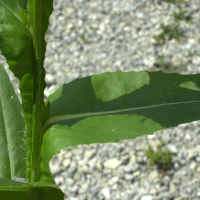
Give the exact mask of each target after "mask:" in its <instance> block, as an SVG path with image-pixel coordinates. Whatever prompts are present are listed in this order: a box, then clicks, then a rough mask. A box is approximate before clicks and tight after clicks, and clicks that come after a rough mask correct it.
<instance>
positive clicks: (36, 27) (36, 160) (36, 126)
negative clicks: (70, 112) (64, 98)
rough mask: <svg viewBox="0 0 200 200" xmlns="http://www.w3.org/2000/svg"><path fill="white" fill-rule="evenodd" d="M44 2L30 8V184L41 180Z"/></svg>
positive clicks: (38, 0)
mask: <svg viewBox="0 0 200 200" xmlns="http://www.w3.org/2000/svg"><path fill="white" fill-rule="evenodd" d="M42 3H43V2H42V0H30V6H31V9H32V12H33V13H32V16H34V19H32V20H33V21H32V26H33V27H32V28H33V32H34V33H35V38H36V41H35V44H36V45H35V50H36V57H37V69H36V74H35V75H36V80H35V81H34V83H36V85H37V86H36V89H37V91H36V102H35V105H34V109H33V122H32V125H33V126H32V127H33V137H32V160H31V174H30V182H38V181H39V180H40V153H41V143H42V112H43V111H44V109H43V108H44V102H43V98H44V94H43V86H44V77H45V72H44V68H43V62H44V52H45V44H44V42H43V40H44V38H43V35H42Z"/></svg>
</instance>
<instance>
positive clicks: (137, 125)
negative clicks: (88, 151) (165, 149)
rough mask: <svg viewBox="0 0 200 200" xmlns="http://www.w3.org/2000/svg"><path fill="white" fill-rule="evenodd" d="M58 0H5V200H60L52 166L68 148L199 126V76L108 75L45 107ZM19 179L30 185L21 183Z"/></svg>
mask: <svg viewBox="0 0 200 200" xmlns="http://www.w3.org/2000/svg"><path fill="white" fill-rule="evenodd" d="M52 11H53V0H28V1H26V0H0V49H1V53H2V55H3V56H4V57H5V58H6V59H7V64H8V66H9V69H10V70H11V71H12V72H13V74H14V75H15V76H16V77H17V78H18V79H19V89H20V92H21V98H22V103H20V101H19V99H18V97H17V95H16V94H15V91H14V89H13V85H12V83H11V81H10V79H9V76H8V74H7V72H6V70H5V68H4V66H3V65H2V64H0V151H1V153H0V198H1V199H2V200H8V199H15V200H18V199H19V200H28V199H31V200H54V199H55V200H60V199H64V194H63V192H62V191H61V190H60V189H59V188H58V187H57V186H56V185H55V181H54V179H53V176H52V174H51V172H50V169H49V162H50V160H51V159H52V157H53V156H54V155H55V154H58V153H59V152H60V151H61V150H62V149H63V148H67V147H74V146H77V145H80V144H87V145H89V144H92V143H108V142H119V141H121V140H128V139H135V138H137V137H140V136H143V135H150V134H153V133H154V132H156V131H159V130H164V129H167V128H169V127H175V126H178V125H179V124H183V123H189V122H192V121H195V120H199V116H200V75H199V74H196V75H180V74H178V73H171V74H165V73H163V72H162V71H157V72H148V71H146V70H143V71H139V72H135V71H130V72H122V71H120V70H118V71H116V72H105V73H102V74H98V75H92V76H88V77H84V78H77V79H76V80H74V81H72V82H70V83H68V84H64V85H62V86H61V87H60V88H58V89H57V90H56V91H55V92H54V93H52V94H51V95H50V96H49V97H48V98H47V100H46V101H44V100H43V99H44V89H45V87H46V83H45V69H44V59H45V51H46V41H45V33H46V31H47V28H48V25H49V17H50V15H51V13H52ZM19 180H25V181H24V182H19Z"/></svg>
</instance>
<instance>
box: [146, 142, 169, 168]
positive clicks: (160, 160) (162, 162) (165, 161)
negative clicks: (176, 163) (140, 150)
mask: <svg viewBox="0 0 200 200" xmlns="http://www.w3.org/2000/svg"><path fill="white" fill-rule="evenodd" d="M163 144H164V141H163V140H161V139H160V145H159V146H158V151H156V152H154V151H153V150H152V147H151V146H150V145H149V146H148V149H147V150H145V151H144V152H145V154H146V155H147V156H148V157H149V159H150V164H151V165H152V166H153V165H157V166H158V168H159V169H160V170H167V169H168V168H169V167H170V165H171V151H170V150H169V149H167V150H165V151H162V146H163Z"/></svg>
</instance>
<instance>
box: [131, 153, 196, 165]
mask: <svg viewBox="0 0 200 200" xmlns="http://www.w3.org/2000/svg"><path fill="white" fill-rule="evenodd" d="M199 158H200V157H199ZM199 160H200V159H199ZM129 162H130V163H135V162H136V157H135V154H132V155H131V157H130V161H129ZM199 162H200V161H199Z"/></svg>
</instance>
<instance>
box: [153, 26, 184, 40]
mask: <svg viewBox="0 0 200 200" xmlns="http://www.w3.org/2000/svg"><path fill="white" fill-rule="evenodd" d="M160 26H161V28H162V29H163V32H162V33H161V34H159V35H156V36H153V38H154V39H155V40H156V41H158V42H159V43H164V42H165V40H166V39H169V40H171V39H173V38H174V39H175V40H177V41H178V42H180V38H181V37H184V31H183V30H181V29H180V28H179V25H178V24H171V25H167V26H165V25H164V24H163V23H162V24H161V25H160Z"/></svg>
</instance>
